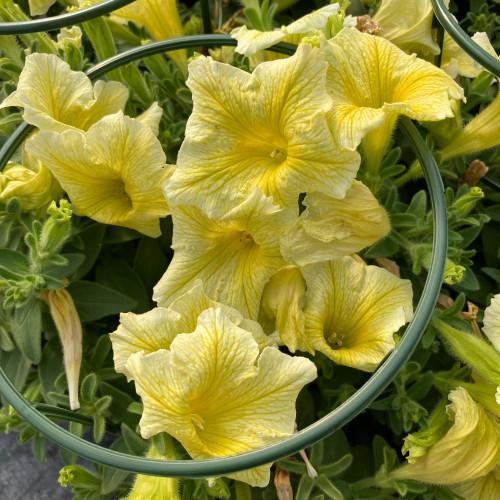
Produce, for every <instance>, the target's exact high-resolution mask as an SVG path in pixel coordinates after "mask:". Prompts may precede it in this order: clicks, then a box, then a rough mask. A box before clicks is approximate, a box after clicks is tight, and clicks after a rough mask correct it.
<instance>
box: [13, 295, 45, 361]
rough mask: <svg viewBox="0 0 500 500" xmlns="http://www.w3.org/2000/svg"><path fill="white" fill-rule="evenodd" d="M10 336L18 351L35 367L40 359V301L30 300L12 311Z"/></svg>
mask: <svg viewBox="0 0 500 500" xmlns="http://www.w3.org/2000/svg"><path fill="white" fill-rule="evenodd" d="M11 328H12V334H13V337H14V341H15V342H16V345H17V347H19V350H20V351H21V352H22V353H23V354H24V356H25V357H26V358H27V359H28V360H29V361H31V362H32V363H33V364H35V365H37V364H38V363H39V362H40V359H41V357H42V344H41V343H42V313H41V308H40V301H39V300H38V299H36V298H32V299H30V300H29V301H28V302H27V303H26V304H25V305H24V306H21V307H18V308H17V309H15V311H14V315H13V319H12V323H11Z"/></svg>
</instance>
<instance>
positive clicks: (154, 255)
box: [134, 238, 168, 296]
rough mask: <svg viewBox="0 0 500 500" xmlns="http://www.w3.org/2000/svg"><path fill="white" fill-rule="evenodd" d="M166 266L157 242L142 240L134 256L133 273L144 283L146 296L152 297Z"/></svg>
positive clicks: (166, 263) (165, 260) (147, 239)
mask: <svg viewBox="0 0 500 500" xmlns="http://www.w3.org/2000/svg"><path fill="white" fill-rule="evenodd" d="M167 265H168V262H167V259H166V258H165V256H164V255H163V252H162V251H161V247H160V244H159V243H158V241H156V240H153V239H151V238H143V239H142V240H141V241H140V243H139V247H138V248H137V253H136V255H135V260H134V271H135V272H136V273H137V275H138V276H139V278H140V279H141V281H142V282H143V283H144V286H145V287H146V291H147V293H148V296H151V295H152V291H153V287H154V286H155V285H156V283H158V281H159V280H160V278H161V277H162V276H163V273H164V272H165V271H166V269H167Z"/></svg>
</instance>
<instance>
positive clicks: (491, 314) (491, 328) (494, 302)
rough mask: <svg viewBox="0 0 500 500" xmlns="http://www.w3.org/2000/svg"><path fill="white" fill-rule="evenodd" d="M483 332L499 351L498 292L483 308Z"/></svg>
mask: <svg viewBox="0 0 500 500" xmlns="http://www.w3.org/2000/svg"><path fill="white" fill-rule="evenodd" d="M483 325H484V326H483V332H484V334H485V335H486V336H487V337H488V340H489V341H490V342H491V343H492V344H493V346H494V347H495V349H496V350H497V351H499V352H500V293H499V294H497V295H495V296H494V297H493V298H492V299H491V303H490V305H489V307H487V308H486V309H485V310H484V320H483Z"/></svg>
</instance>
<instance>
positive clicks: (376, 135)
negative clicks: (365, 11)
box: [322, 28, 463, 194]
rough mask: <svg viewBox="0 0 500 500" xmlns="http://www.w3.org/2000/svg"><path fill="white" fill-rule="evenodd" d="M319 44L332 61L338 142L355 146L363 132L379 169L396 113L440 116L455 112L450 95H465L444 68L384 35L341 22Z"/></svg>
mask: <svg viewBox="0 0 500 500" xmlns="http://www.w3.org/2000/svg"><path fill="white" fill-rule="evenodd" d="M322 47H323V50H324V52H325V54H326V57H327V61H328V63H329V64H330V67H329V69H328V73H327V89H328V92H329V94H330V95H331V96H332V99H333V105H332V109H331V111H330V112H329V113H328V119H329V123H330V128H331V130H332V132H333V134H334V136H335V138H336V140H337V142H338V143H339V145H340V146H341V147H346V148H351V149H355V148H356V147H357V146H358V144H359V143H360V141H361V139H363V138H364V141H363V146H364V148H365V151H366V153H367V158H366V160H367V163H368V165H369V168H373V169H376V170H377V171H378V166H379V163H380V160H381V158H382V155H383V153H384V151H385V149H386V148H387V145H388V143H389V141H390V138H391V134H392V132H393V130H394V127H395V124H396V120H397V117H398V115H401V114H402V115H406V116H409V117H410V118H412V119H416V120H425V121H437V120H442V119H444V118H447V117H452V116H453V111H452V109H451V106H450V99H461V98H463V90H462V89H461V88H460V87H459V86H458V85H457V84H456V83H455V82H454V81H453V80H452V79H451V78H450V77H449V76H448V75H447V74H446V73H445V72H444V71H443V70H441V69H439V68H436V67H435V66H433V65H432V64H430V63H428V62H426V61H423V60H421V59H418V58H417V57H416V56H415V55H412V56H409V55H407V54H405V53H404V52H403V51H402V50H400V49H398V48H397V47H396V46H395V45H393V44H392V43H391V42H389V41H388V40H385V39H383V38H380V37H377V36H372V35H367V34H366V33H361V32H359V31H358V30H356V29H352V28H344V29H343V30H342V31H341V32H340V33H339V34H338V35H337V36H336V37H335V38H333V39H331V40H328V41H325V40H323V42H322ZM365 136H366V137H365ZM326 194H327V193H326Z"/></svg>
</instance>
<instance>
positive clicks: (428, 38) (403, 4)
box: [373, 0, 449, 56]
mask: <svg viewBox="0 0 500 500" xmlns="http://www.w3.org/2000/svg"><path fill="white" fill-rule="evenodd" d="M448 1H449V0H448ZM433 15H434V13H433V10H432V4H431V2H430V0H412V1H411V2H408V1H407V0H382V3H381V4H380V7H379V9H378V11H377V13H376V14H375V15H374V16H373V20H374V21H375V22H377V23H378V24H379V25H380V28H381V31H380V33H379V35H380V36H382V37H384V38H386V39H387V40H389V41H390V42H392V43H393V44H394V45H396V46H398V47H399V48H400V49H401V50H404V51H405V52H408V53H410V54H411V53H416V54H418V55H419V56H428V55H429V54H434V55H437V54H439V45H438V44H437V43H436V42H435V40H434V38H433V36H432V18H433Z"/></svg>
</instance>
